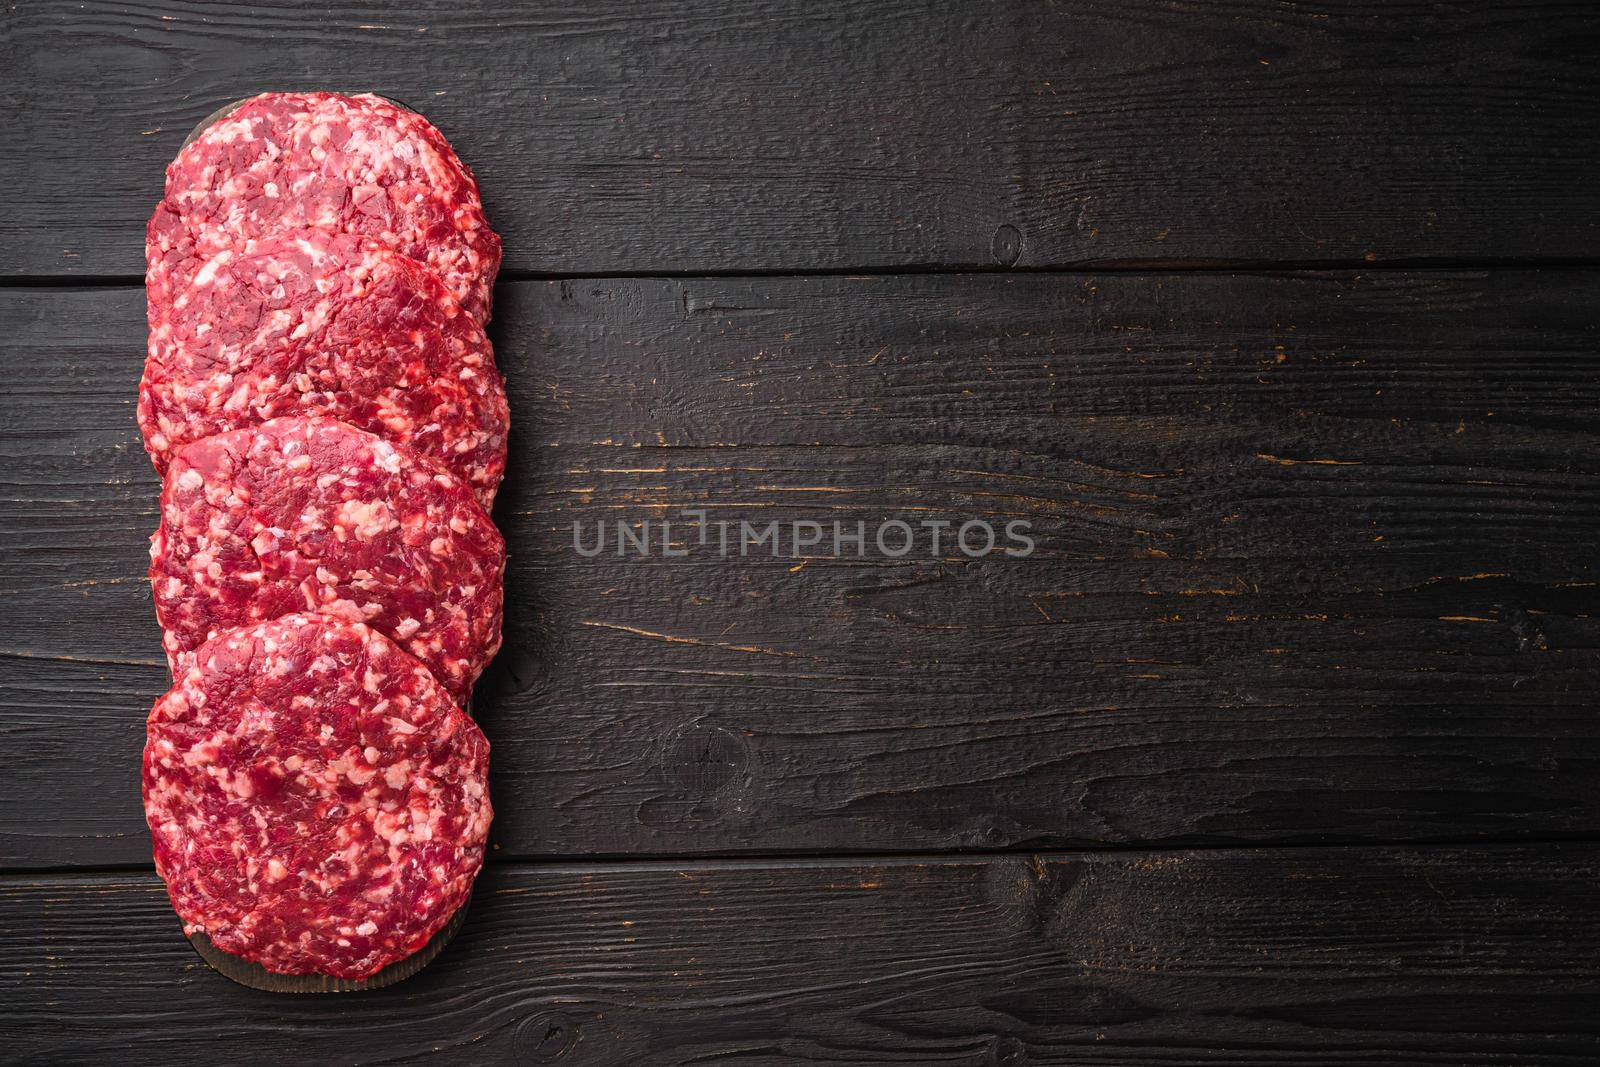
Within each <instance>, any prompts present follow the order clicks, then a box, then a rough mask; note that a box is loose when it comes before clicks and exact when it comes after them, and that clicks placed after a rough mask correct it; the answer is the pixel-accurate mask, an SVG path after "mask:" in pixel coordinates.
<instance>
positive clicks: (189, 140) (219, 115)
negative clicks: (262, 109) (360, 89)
mask: <svg viewBox="0 0 1600 1067" xmlns="http://www.w3.org/2000/svg"><path fill="white" fill-rule="evenodd" d="M259 95H261V94H259V93H257V94H256V96H259ZM346 95H349V96H355V95H357V94H355V93H348V94H346ZM368 95H371V96H376V97H378V98H379V99H381V100H387V101H388V102H389V103H391V104H393V105H394V106H395V107H398V108H403V109H405V110H406V111H410V112H412V113H413V114H415V113H416V108H413V107H409V106H407V105H405V104H402V103H401V102H400V101H398V100H396V99H395V98H394V97H392V96H384V95H383V94H382V93H370V94H368ZM254 99H255V96H241V97H240V98H239V99H237V100H234V101H231V102H229V103H226V104H223V105H222V106H221V107H219V108H217V110H215V111H213V112H212V113H211V114H209V115H207V116H206V117H205V118H203V119H201V120H200V121H199V122H198V123H197V124H196V125H195V128H194V129H192V130H190V131H189V136H187V137H185V138H184V139H183V143H182V144H181V145H179V146H178V151H179V152H182V151H183V150H184V149H185V148H188V147H189V146H190V145H192V144H194V142H195V141H196V140H197V139H198V138H199V136H200V135H201V134H202V133H205V132H206V130H208V129H210V128H211V126H212V125H213V124H214V123H217V122H220V121H221V120H222V119H224V118H227V117H228V116H229V115H230V114H232V113H233V112H234V110H235V109H237V108H238V107H239V105H241V104H243V103H245V102H246V101H248V100H254Z"/></svg>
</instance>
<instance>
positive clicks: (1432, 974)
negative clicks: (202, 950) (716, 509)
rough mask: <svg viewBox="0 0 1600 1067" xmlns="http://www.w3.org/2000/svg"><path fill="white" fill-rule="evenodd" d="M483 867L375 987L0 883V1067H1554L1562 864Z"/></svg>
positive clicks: (1575, 883) (148, 897)
mask: <svg viewBox="0 0 1600 1067" xmlns="http://www.w3.org/2000/svg"><path fill="white" fill-rule="evenodd" d="M1348 852H1349V850H1343V849H1317V850H1300V849H1272V850H1263V851H1234V850H1219V851H1204V852H1190V853H1184V852H1175V853H1163V854H1127V855H1115V856H1110V855H1101V856H1080V857H1062V856H1037V857H1020V856H1018V857H1000V858H991V859H978V858H969V859H932V858H929V859H924V860H912V859H907V860H900V861H893V862H885V861H877V862H867V861H835V862H828V861H822V860H808V861H794V862H788V863H775V862H771V861H767V862H743V863H738V864H692V863H691V864H684V865H682V866H678V867H674V866H668V865H662V864H606V865H598V866H597V865H582V866H533V865H524V864H498V865H496V866H494V867H492V868H491V869H490V870H489V871H488V872H487V873H486V874H485V875H484V876H483V879H482V881H481V883H480V886H479V890H478V892H477V894H476V895H475V898H474V904H473V912H472V915H471V917H470V918H469V919H468V922H467V925H466V928H465V929H464V930H463V931H462V933H461V935H460V936H459V937H458V938H457V939H456V941H455V942H454V943H453V944H452V945H451V946H450V947H449V948H448V949H447V950H446V951H445V953H444V955H442V956H441V957H440V958H439V959H438V960H437V961H436V962H435V963H434V964H433V966H431V967H430V968H428V970H426V971H425V972H423V973H422V974H421V975H419V976H418V977H417V978H415V979H413V980H411V981H410V982H407V983H404V984H402V985H398V986H394V987H391V988H389V989H385V990H380V991H378V992H376V993H372V994H358V995H355V996H333V997H311V998H298V999H284V998H277V999H271V998H269V997H265V996H264V995H262V994H259V993H254V992H252V991H250V990H246V989H242V988H240V987H236V986H231V985H229V984H228V983H226V982H223V981H221V980H219V979H217V978H216V976H215V975H212V974H209V973H207V972H205V971H204V969H203V967H202V965H200V964H199V963H198V961H196V960H195V959H194V958H193V957H192V955H190V954H189V951H188V949H187V948H186V947H185V946H184V945H183V943H182V942H181V940H180V939H179V938H178V937H176V936H175V935H174V934H173V931H172V921H171V915H170V912H169V910H168V907H167V903H166V900H165V894H164V893H163V892H162V889H161V885H160V883H159V882H158V881H157V880H156V879H155V878H154V877H153V876H152V875H149V874H132V873H130V874H90V875H83V874H80V875H53V876H35V877H26V876H8V877H3V878H0V994H3V995H0V1029H3V1030H4V1032H5V1034H6V1043H7V1055H8V1057H11V1058H14V1059H15V1061H16V1062H26V1063H37V1062H47V1061H66V1060H71V1061H74V1062H104V1061H105V1059H107V1058H111V1057H115V1058H123V1057H125V1056H126V1055H128V1054H129V1052H130V1051H131V1052H132V1053H133V1055H134V1056H135V1057H136V1059H137V1061H138V1062H151V1063H170V1062H191V1061H195V1062H199V1061H198V1060H195V1057H196V1052H197V1050H198V1051H200V1052H203V1054H204V1056H205V1057H206V1058H205V1060H204V1061H203V1062H209V1063H216V1062H252V1063H254V1062H261V1061H264V1060H265V1061H272V1062H283V1063H306V1062H316V1063H320V1062H327V1061H328V1060H329V1059H331V1058H342V1056H343V1055H344V1054H346V1053H349V1058H350V1059H351V1060H353V1061H355V1062H361V1063H399V1062H404V1063H409V1062H413V1061H415V1060H418V1059H422V1058H424V1057H425V1056H426V1055H427V1054H429V1053H437V1054H438V1055H439V1058H440V1059H441V1060H443V1061H445V1062H453V1063H544V1062H547V1061H549V1062H555V1063H560V1064H569V1063H571V1064H587V1065H594V1064H684V1065H687V1064H705V1063H713V1062H715V1063H724V1062H732V1063H739V1064H779V1063H828V1064H880V1063H905V1064H936V1063H937V1064H970V1065H980V1064H1005V1065H1022V1064H1035V1063H1117V1064H1160V1063H1166V1064H1170V1063H1174V1062H1179V1063H1186V1062H1205V1063H1230V1064H1246V1063H1250V1064H1289V1063H1307V1064H1309V1063H1327V1062H1330V1061H1332V1062H1346V1063H1351V1062H1359V1063H1364V1064H1395V1063H1411V1064H1417V1063H1439V1064H1460V1063H1504V1064H1577V1063H1582V1062H1593V1060H1594V1058H1595V1057H1596V1056H1597V1055H1600V1012H1596V1011H1595V1010H1594V1009H1595V1007H1596V1006H1597V1005H1600V963H1597V962H1596V961H1597V959H1600V928H1597V926H1596V924H1595V922H1594V919H1593V915H1592V912H1593V904H1594V896H1593V888H1592V887H1593V884H1594V880H1595V879H1596V878H1597V877H1600V854H1597V853H1596V850H1595V848H1594V846H1592V845H1584V846H1568V847H1560V846H1556V847H1546V848H1537V849H1528V848H1513V849H1504V850H1497V849H1488V850H1480V851H1468V850H1458V849H1437V848H1434V849H1426V848H1425V849H1387V848H1374V849H1363V850H1361V852H1362V860H1361V862H1360V863H1351V862H1349V861H1348V858H1347V856H1348Z"/></svg>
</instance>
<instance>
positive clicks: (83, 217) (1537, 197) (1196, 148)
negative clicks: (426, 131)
mask: <svg viewBox="0 0 1600 1067" xmlns="http://www.w3.org/2000/svg"><path fill="white" fill-rule="evenodd" d="M0 18H3V20H4V21H3V23H0V25H3V26H4V33H0V72H3V73H0V106H3V107H4V108H5V110H6V116H7V121H6V122H5V123H4V125H3V126H0V187H3V188H5V190H6V197H7V204H6V211H5V212H4V213H3V214H0V274H3V275H11V276H18V275H56V274H71V273H84V274H90V275H107V274H122V275H128V274H135V273H138V272H140V271H142V270H143V261H142V258H141V252H142V240H143V232H144V230H143V227H144V220H145V217H146V216H147V214H148V213H149V210H150V207H151V205H152V204H153V202H154V201H155V199H156V197H157V196H158V194H159V192H160V182H161V174H162V167H163V166H164V165H165V163H166V161H167V160H168V159H169V158H170V157H171V155H172V154H173V152H174V151H175V150H176V149H177V147H178V145H179V143H180V142H181V141H182V139H183V137H184V135H185V134H186V133H187V132H188V130H189V128H190V127H191V126H192V125H193V124H194V123H195V122H197V121H198V120H199V119H201V118H202V117H203V116H205V115H206V114H208V113H209V112H210V111H211V110H212V109H213V108H215V107H217V106H218V105H220V104H222V103H224V102H226V101H228V100H232V99H236V98H238V97H240V96H242V95H247V94H249V93H251V92H256V91H259V90H262V89H269V88H326V87H345V88H350V89H368V88H370V89H374V90H377V91H380V92H383V93H385V94H388V95H390V96H393V97H395V98H397V99H399V100H402V101H405V102H408V103H411V104H413V105H415V106H417V107H418V108H420V109H421V110H423V111H425V112H427V113H428V114H429V115H430V116H432V117H433V118H435V119H436V120H437V121H438V122H439V124H440V125H441V126H442V127H443V128H444V130H445V131H446V132H447V133H448V134H449V135H450V136H451V137H452V138H453V139H454V141H455V142H456V144H457V145H458V146H459V148H460V150H461V152H462V155H463V156H464V157H465V158H466V159H467V160H468V161H469V162H471V163H472V164H473V166H474V167H476V168H477V170H478V172H479V174H480V176H481V177H482V179H483V183H484V187H485V189H486V194H487V200H488V203H489V207H490V209H491V215H492V218H493V221H494V222H495V223H496V224H497V225H498V226H499V227H501V228H502V229H503V230H504V232H505V235H506V249H507V263H508V264H509V265H510V266H512V267H514V268H519V269H524V270H536V271H550V272H562V273H572V272H641V273H643V272H661V271H705V270H747V269H748V270H810V269H816V268H834V269H839V268H849V269H866V268H876V267H888V266H897V267H900V266H916V265H944V266H950V265H955V266H987V265H993V264H996V263H998V264H1000V265H1002V266H1010V265H1019V266H1030V265H1062V264H1088V263H1102V264H1104V263H1111V262H1126V261H1140V262H1164V263H1172V262H1179V261H1183V262H1191V263H1193V262H1212V261H1224V260H1226V261H1233V262H1247V263H1262V262H1285V261H1292V262H1295V263H1299V264H1302V265H1314V264H1330V263H1335V262H1342V263H1346V264H1353V263H1359V262H1360V261H1361V260H1362V259H1363V258H1375V259H1378V260H1385V261H1394V260H1413V261H1415V260H1422V259H1429V260H1435V261H1439V260H1450V261H1460V260H1462V259H1464V258H1465V259H1482V258H1484V257H1526V258H1557V259H1560V258H1571V257H1582V258H1584V259H1588V260H1592V259H1593V258H1594V257H1595V250H1596V244H1597V241H1596V238H1597V236H1600V183H1596V181H1595V180H1594V178H1595V174H1596V173H1597V162H1600V147H1597V141H1596V139H1595V137H1594V136H1593V132H1594V130H1595V129H1596V128H1597V127H1600V69H1597V67H1596V65H1595V64H1594V62H1593V57H1594V52H1595V46H1596V43H1597V36H1600V35H1597V30H1600V19H1597V17H1596V13H1595V10H1594V7H1593V5H1591V4H1588V3H1584V2H1577V0H1545V2H1526V3H1512V4H1507V3H1504V2H1501V0H1493V2H1491V0H1473V2H1467V3H1454V4H1449V5H1424V4H1408V5H1395V4H1391V3H1383V2H1375V0H1333V2H1328V3H1318V4H1285V3H1279V2H1277V0H1238V2H1233V3H1227V4H1186V5H1174V4H1171V3H1168V2H1166V0H1076V2H1072V3H1065V4H1062V3H1004V4H993V5H990V4H984V5H968V4H948V3H941V2H939V0H914V2H876V0H875V2H872V3H860V2H855V0H819V2H814V3H807V4H803V5H791V4H784V3H776V2H773V0H757V2H742V3H737V2H736V3H721V4H710V5H708V4H703V3H693V2H688V0H673V2H669V3H664V4H656V5H652V6H651V8H650V10H649V11H648V13H645V12H641V11H640V10H639V9H638V7H637V5H636V4H633V3H630V2H619V0H605V2H585V3H582V4H567V5H562V6H558V7H552V6H550V5H541V6H540V7H539V8H538V9H537V10H530V9H528V8H527V7H526V6H525V5H522V4H517V3H513V2H509V0H489V2H486V3H477V4H470V5H463V4H459V3H454V2H447V0H431V2H426V3H419V4H410V5H406V6H405V8H404V9H403V10H402V9H399V8H393V7H385V6H374V5H371V4H368V3H359V2H350V0H341V2H336V3H315V4H311V3H280V4H267V5H264V4H256V3H252V4H219V3H177V2H161V3H138V4H126V3H120V2H118V3H110V2H105V0H92V2H87V3H81V4H61V3H51V2H45V0H9V2H8V3H7V4H6V5H5V7H4V9H3V10H0Z"/></svg>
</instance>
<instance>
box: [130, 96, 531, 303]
mask: <svg viewBox="0 0 1600 1067" xmlns="http://www.w3.org/2000/svg"><path fill="white" fill-rule="evenodd" d="M305 228H313V229H321V230H329V231H333V232H336V233H352V234H359V235H362V236H365V237H368V238H370V239H372V240H374V241H376V242H378V243H379V244H381V245H383V246H384V247H386V248H391V249H393V250H395V251H396V252H399V253H401V254H402V255H407V256H410V257H411V258H412V259H415V260H417V261H418V262H420V263H423V264H425V265H427V266H428V267H431V268H432V269H433V270H434V271H435V272H436V273H437V274H438V275H439V277H440V279H441V280H442V281H443V282H444V284H445V287H446V288H448V289H449V290H450V292H451V293H452V294H454V295H455V297H456V299H457V300H459V301H460V302H461V305H462V306H463V307H464V308H466V309H467V311H468V313H469V314H471V315H472V316H473V317H474V318H475V319H477V320H478V321H479V322H484V321H487V319H488V318H489V302H490V290H491V288H492V287H493V285H494V277H495V274H496V272H498V271H499V269H500V238H499V237H498V236H497V235H496V234H495V232H494V231H493V230H491V229H490V228H489V223H488V221H487V220H486V219H485V218H484V214H483V203H482V201H481V200H480V198H479V196H478V184H477V182H476V181H475V180H474V179H473V177H472V172H471V171H470V170H468V169H467V166H466V164H464V163H462V162H461V160H460V158H459V157H458V156H457V155H456V154H455V152H454V151H453V150H452V149H451V148H450V145H449V143H448V142H447V141H445V139H444V135H443V134H441V133H440V132H439V131H438V130H437V129H435V128H434V127H433V125H432V124H431V123H429V122H428V121H427V120H426V119H424V118H423V117H422V116H421V115H418V114H416V113H415V112H411V111H407V110H405V109H404V108H401V107H399V106H397V105H395V104H392V103H390V102H389V101H387V100H383V99H382V98H380V97H376V96H372V95H369V94H363V95H360V96H340V95H338V94H336V93H264V94H262V95H261V96H256V97H252V98H251V99H249V100H247V101H245V102H244V103H243V104H241V105H240V106H239V107H238V108H236V109H235V110H234V111H232V112H230V113H229V114H228V115H227V116H226V117H224V118H222V119H220V120H218V121H217V122H215V123H213V124H212V125H211V126H210V127H208V128H207V129H206V131H205V132H204V133H202V134H201V135H200V136H199V137H198V138H196V139H195V141H194V142H193V143H191V144H190V145H189V146H188V147H187V148H185V149H183V151H181V152H179V153H178V157H177V158H176V159H174V160H173V161H172V163H171V164H169V165H168V167H167V188H166V196H165V197H164V198H163V199H162V202H161V203H160V205H158V206H157V208H156V211H155V214H154V215H152V216H151V218H150V224H149V226H148V227H147V228H146V230H145V258H146V262H147V270H146V274H145V285H146V289H147V291H148V293H149V297H150V305H151V308H152V313H153V311H154V309H155V308H157V307H160V306H164V305H165V304H166V303H168V302H169V301H170V300H171V299H172V298H173V296H175V295H176V294H177V293H180V292H182V290H183V288H184V287H185V284H186V283H187V281H188V279H189V278H191V277H193V275H194V274H195V273H196V272H197V271H198V270H199V269H200V268H201V266H202V265H203V264H204V263H205V261H206V260H207V259H209V258H210V257H211V256H212V255H214V254H216V253H217V252H220V251H221V250H222V249H224V248H229V247H235V246H237V245H238V244H239V243H240V242H242V241H245V240H248V239H250V238H255V237H266V236H269V235H272V234H284V233H288V232H291V231H294V230H299V229H305Z"/></svg>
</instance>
